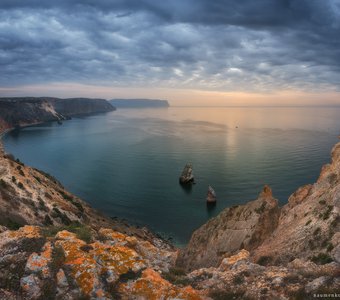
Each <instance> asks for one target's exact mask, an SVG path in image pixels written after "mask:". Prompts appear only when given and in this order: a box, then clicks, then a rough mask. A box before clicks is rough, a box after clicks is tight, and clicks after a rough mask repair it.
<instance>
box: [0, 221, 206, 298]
mask: <svg viewBox="0 0 340 300" xmlns="http://www.w3.org/2000/svg"><path fill="white" fill-rule="evenodd" d="M74 229H75V228H71V227H70V228H69V230H72V231H74V232H71V231H69V230H63V231H59V232H57V233H55V232H53V231H51V228H48V229H46V228H41V227H37V226H25V227H22V228H20V229H19V230H18V231H10V230H7V231H4V232H3V233H1V234H0V255H1V259H0V268H1V272H0V296H1V295H6V297H7V298H5V299H129V300H130V299H147V300H149V299H150V300H151V299H155V300H156V299H157V300H158V299H170V298H172V299H183V300H185V299H188V300H189V299H190V300H199V299H207V297H205V296H204V292H199V291H197V290H194V289H193V288H192V287H191V286H189V285H186V286H184V285H183V286H175V285H173V284H172V283H170V282H169V281H167V280H166V279H164V278H162V274H163V273H166V272H169V269H170V268H171V267H172V266H173V265H174V261H175V257H176V252H174V251H167V250H160V249H158V248H156V247H155V246H153V245H152V244H150V243H147V242H146V241H145V240H143V239H140V238H136V237H135V236H129V235H125V234H122V233H119V232H117V231H114V230H112V229H107V228H102V229H100V230H99V231H98V232H91V235H90V236H87V235H85V234H84V230H88V228H85V227H83V228H82V230H80V231H79V230H74ZM13 245H15V247H14V246H13Z"/></svg>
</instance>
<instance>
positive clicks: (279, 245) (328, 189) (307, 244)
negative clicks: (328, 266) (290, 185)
mask: <svg viewBox="0 0 340 300" xmlns="http://www.w3.org/2000/svg"><path fill="white" fill-rule="evenodd" d="M339 211H340V143H338V144H337V145H335V147H334V148H333V150H332V163H331V164H329V165H326V166H324V167H323V168H322V171H321V174H320V177H319V179H318V181H317V182H316V183H315V184H313V185H307V186H304V187H301V188H299V189H298V190H297V191H296V192H295V193H294V194H293V195H291V196H290V198H289V200H288V204H287V205H285V206H284V207H283V208H282V211H281V216H280V219H279V224H278V227H277V228H276V230H275V231H274V232H273V234H272V235H271V237H270V238H269V239H267V240H265V241H264V242H263V243H262V245H261V246H260V247H258V248H257V249H256V250H255V251H254V252H253V253H252V259H253V260H254V261H256V260H258V259H260V258H261V257H266V258H267V260H268V261H270V262H271V263H275V264H278V263H286V262H289V261H291V260H292V259H294V258H306V257H309V258H311V259H314V260H318V259H319V260H321V259H322V258H324V259H327V257H329V259H331V258H332V259H334V260H336V261H337V262H340V216H339Z"/></svg>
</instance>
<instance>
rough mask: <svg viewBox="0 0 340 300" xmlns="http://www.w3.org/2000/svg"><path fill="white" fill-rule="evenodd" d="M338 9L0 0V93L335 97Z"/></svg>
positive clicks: (310, 2)
mask: <svg viewBox="0 0 340 300" xmlns="http://www.w3.org/2000/svg"><path fill="white" fill-rule="evenodd" d="M339 37H340V1H339V0H323V1H321V0H275V1H273V0H257V1H254V0H251V1H250V0H245V1H239V0H230V1H217V0H215V1H208V0H172V1H154V0H143V1H142V0H135V1H132V0H124V1H123V0H122V1H109V0H96V1H95V0H92V1H91V0H82V1H80V0H59V1H48V0H45V1H41V0H40V1H38V0H25V1H22V0H21V1H19V0H2V1H1V2H0V66H1V73H2V75H1V77H0V85H1V86H11V85H16V84H24V83H27V84H30V83H44V82H79V83H91V84H97V83H98V84H105V85H112V86H131V85H134V86H154V85H157V86H164V87H177V88H180V87H183V88H201V89H207V90H224V91H235V90H245V91H268V90H275V89H304V90H311V89H313V90H318V89H325V88H327V89H339V84H340V60H339V57H340V38H339Z"/></svg>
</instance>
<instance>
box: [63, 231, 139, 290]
mask: <svg viewBox="0 0 340 300" xmlns="http://www.w3.org/2000/svg"><path fill="white" fill-rule="evenodd" d="M57 236H58V237H59V238H63V240H58V241H57V242H56V245H57V246H60V247H61V248H62V249H63V252H64V255H65V265H68V266H69V267H70V268H71V272H72V276H73V278H74V279H75V282H76V283H77V285H78V286H79V288H80V289H81V290H82V292H83V293H84V294H86V295H93V294H96V293H97V292H98V291H99V290H100V289H101V283H100V278H102V277H103V276H104V277H105V276H107V277H108V278H107V282H115V281H116V280H118V278H119V276H120V275H121V274H124V273H127V272H128V271H129V270H132V271H134V272H136V271H139V270H140V269H141V268H144V267H145V264H144V262H143V260H142V259H140V257H139V256H138V254H137V253H136V252H135V251H134V250H132V249H130V248H127V247H124V246H111V245H107V244H103V243H100V242H95V243H92V244H91V245H90V246H91V248H90V250H87V251H84V250H82V249H81V247H82V246H84V245H85V242H84V241H82V240H79V239H77V238H76V237H75V235H72V234H69V233H67V232H66V231H64V232H62V233H59V234H58V235H57Z"/></svg>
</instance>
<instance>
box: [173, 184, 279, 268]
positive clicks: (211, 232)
mask: <svg viewBox="0 0 340 300" xmlns="http://www.w3.org/2000/svg"><path fill="white" fill-rule="evenodd" d="M279 212H280V210H279V207H278V201H277V200H276V199H274V198H273V196H272V191H271V189H270V188H269V187H268V186H265V187H264V189H263V191H262V192H261V194H260V196H259V198H258V199H257V200H255V201H251V202H248V203H247V204H246V205H239V206H233V207H230V208H227V209H225V210H224V211H223V212H221V213H220V214H219V215H218V216H217V217H216V218H213V219H211V220H209V221H208V222H207V223H206V224H204V225H203V226H202V227H200V228H199V229H198V230H196V231H195V232H194V234H193V235H192V237H191V239H190V242H189V244H188V246H187V247H186V248H185V249H184V250H183V251H181V253H180V255H179V257H178V261H177V264H178V265H180V266H181V267H184V268H185V269H187V270H190V271H191V270H194V269H197V268H200V267H214V266H218V265H219V264H220V263H221V261H222V259H223V258H224V257H227V256H230V255H232V254H234V253H235V252H236V251H238V250H240V249H246V250H248V251H250V250H253V249H255V248H256V247H257V246H259V245H260V244H261V243H262V242H263V241H264V240H265V239H266V238H268V237H269V236H270V234H271V233H272V232H273V231H274V229H275V228H276V226H277V224H278V219H279Z"/></svg>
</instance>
